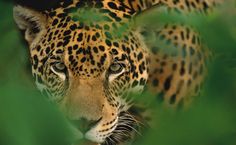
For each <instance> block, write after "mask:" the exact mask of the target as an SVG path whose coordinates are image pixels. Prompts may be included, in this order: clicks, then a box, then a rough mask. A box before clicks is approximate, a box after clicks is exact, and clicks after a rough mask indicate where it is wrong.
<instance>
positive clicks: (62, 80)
mask: <svg viewBox="0 0 236 145" xmlns="http://www.w3.org/2000/svg"><path fill="white" fill-rule="evenodd" d="M14 11H15V19H16V22H17V24H18V25H19V26H20V28H21V29H23V30H26V32H25V37H26V40H27V41H28V42H29V46H30V54H31V60H32V70H33V76H34V78H35V80H36V84H37V86H38V88H39V89H40V90H41V91H42V92H43V93H46V94H47V95H48V96H49V98H50V100H52V101H54V102H56V103H57V104H58V105H59V106H60V108H61V110H62V111H63V112H64V113H65V114H66V116H68V118H69V119H70V120H71V121H72V122H74V125H75V126H76V127H77V129H78V130H79V132H80V133H82V134H83V135H84V136H85V138H87V139H89V140H91V141H93V142H97V143H105V142H106V143H109V142H112V141H115V142H119V141H121V140H125V139H126V138H129V136H130V135H131V132H132V131H133V129H134V128H135V124H137V122H136V120H135V118H134V117H133V116H132V115H130V114H129V113H128V109H129V108H130V106H131V100H130V99H128V98H127V96H128V94H129V93H130V92H134V91H135V92H136V91H142V89H143V87H144V85H145V84H146V80H147V77H148V75H147V58H146V52H145V46H144V45H143V44H141V43H140V41H139V40H140V38H139V36H138V35H137V34H135V33H133V32H131V31H130V30H131V29H129V30H128V29H127V32H125V33H123V34H122V36H121V37H113V36H111V35H110V34H111V32H110V31H111V30H112V28H111V27H112V23H108V22H103V23H96V24H92V25H86V24H82V22H79V21H73V20H72V19H71V17H70V16H68V15H66V14H65V13H63V14H64V15H62V14H61V12H60V11H61V10H60V9H58V10H56V11H55V13H56V14H55V16H50V15H47V14H40V13H38V12H36V11H33V10H30V9H27V8H24V7H20V6H18V7H15V9H14ZM81 121H82V122H83V123H84V124H83V127H82V128H81V127H79V126H81V125H78V124H76V122H81Z"/></svg>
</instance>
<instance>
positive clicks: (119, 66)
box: [109, 63, 124, 74]
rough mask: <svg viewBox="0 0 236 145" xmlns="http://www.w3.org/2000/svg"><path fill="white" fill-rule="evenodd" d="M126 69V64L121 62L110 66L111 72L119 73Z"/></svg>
mask: <svg viewBox="0 0 236 145" xmlns="http://www.w3.org/2000/svg"><path fill="white" fill-rule="evenodd" d="M123 69H124V64H121V63H113V64H111V65H110V67H109V73H111V74H118V73H121V72H122V71H123Z"/></svg>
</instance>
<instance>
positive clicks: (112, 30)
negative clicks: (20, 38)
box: [41, 1, 139, 75]
mask: <svg viewBox="0 0 236 145" xmlns="http://www.w3.org/2000/svg"><path fill="white" fill-rule="evenodd" d="M98 2H99V3H101V1H98ZM96 5H97V4H96V1H93V6H94V7H89V8H88V4H81V2H78V3H75V2H74V3H73V4H71V5H69V6H68V7H67V8H57V9H55V10H52V11H50V12H48V15H49V17H50V19H49V24H48V26H47V34H46V36H45V37H44V38H43V40H42V41H41V42H42V43H41V44H43V45H44V46H43V47H46V49H45V51H46V53H53V55H54V56H55V55H58V56H60V57H61V59H62V61H64V63H65V64H66V65H67V66H68V68H69V69H70V70H71V72H73V73H74V75H88V74H94V75H99V74H100V73H101V72H103V71H104V70H105V69H107V68H108V67H109V65H110V64H111V63H112V62H113V61H125V60H127V59H128V55H130V50H131V49H135V48H136V47H137V46H138V45H139V44H136V43H135V41H136V37H135V36H134V35H133V34H132V32H130V28H129V27H127V26H128V23H129V20H130V17H128V16H126V17H123V16H124V15H128V14H129V13H130V12H128V11H126V10H122V11H120V10H115V9H113V8H114V7H113V8H111V7H110V6H109V5H111V4H107V3H106V2H105V1H104V2H103V6H104V7H103V8H97V7H96ZM113 6H114V5H113ZM115 12H116V13H115ZM94 14H95V15H94ZM91 15H93V16H91ZM129 15H130V14H129ZM83 16H85V17H83ZM86 17H88V18H89V19H86ZM94 18H95V20H93V19H94ZM97 18H99V19H97ZM100 18H102V19H100ZM117 34H119V35H117ZM130 44H132V45H130Z"/></svg>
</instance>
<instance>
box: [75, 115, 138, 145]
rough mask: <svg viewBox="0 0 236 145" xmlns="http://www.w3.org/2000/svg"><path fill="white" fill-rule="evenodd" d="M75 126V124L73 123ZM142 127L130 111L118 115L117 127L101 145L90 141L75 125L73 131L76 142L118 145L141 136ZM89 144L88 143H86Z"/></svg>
mask: <svg viewBox="0 0 236 145" xmlns="http://www.w3.org/2000/svg"><path fill="white" fill-rule="evenodd" d="M73 124H75V123H73ZM77 124H78V123H77ZM141 127H142V123H141V122H140V121H138V120H137V119H136V117H135V116H134V115H133V114H131V113H130V112H128V111H123V112H121V113H119V115H118V121H117V122H116V127H115V128H114V130H113V131H112V132H111V133H110V135H109V136H107V137H106V138H105V139H104V141H103V142H102V143H101V142H100V143H94V141H90V140H89V139H87V138H86V136H85V135H84V132H83V130H81V129H79V128H78V127H76V126H75V125H73V130H74V132H75V134H76V136H78V135H79V136H80V137H77V138H76V140H75V142H79V143H81V142H90V144H91V143H92V142H93V144H96V145H97V144H100V145H118V144H120V143H124V142H127V141H129V140H131V139H133V138H134V137H135V136H136V135H140V129H141ZM86 144H87V143H86Z"/></svg>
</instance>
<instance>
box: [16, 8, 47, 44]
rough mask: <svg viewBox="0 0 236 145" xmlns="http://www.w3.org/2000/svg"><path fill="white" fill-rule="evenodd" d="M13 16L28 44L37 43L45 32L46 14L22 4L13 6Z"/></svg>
mask: <svg viewBox="0 0 236 145" xmlns="http://www.w3.org/2000/svg"><path fill="white" fill-rule="evenodd" d="M13 16H14V19H15V21H16V24H17V25H18V27H19V28H20V29H21V30H23V31H25V39H26V41H28V43H29V45H30V46H31V45H33V44H35V43H37V42H36V41H38V40H40V38H41V37H42V34H43V33H44V32H45V27H46V22H47V16H46V15H44V14H42V13H40V12H37V11H35V10H32V9H29V8H27V7H23V6H19V5H18V6H15V7H14V9H13Z"/></svg>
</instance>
